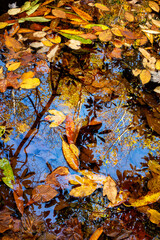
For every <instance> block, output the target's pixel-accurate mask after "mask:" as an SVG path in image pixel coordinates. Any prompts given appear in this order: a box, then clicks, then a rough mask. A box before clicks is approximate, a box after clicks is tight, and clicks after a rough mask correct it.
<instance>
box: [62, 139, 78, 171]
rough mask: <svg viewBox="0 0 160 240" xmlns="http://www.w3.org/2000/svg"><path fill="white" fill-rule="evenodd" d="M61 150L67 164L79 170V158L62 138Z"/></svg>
mask: <svg viewBox="0 0 160 240" xmlns="http://www.w3.org/2000/svg"><path fill="white" fill-rule="evenodd" d="M62 151H63V155H64V157H65V159H66V161H67V163H68V165H69V166H70V167H71V168H72V169H73V170H75V171H78V170H79V160H78V158H77V157H76V155H75V154H74V153H73V152H72V150H71V149H70V147H69V145H68V143H66V142H65V141H64V140H63V139H62Z"/></svg>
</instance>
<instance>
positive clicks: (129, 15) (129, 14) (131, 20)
mask: <svg viewBox="0 0 160 240" xmlns="http://www.w3.org/2000/svg"><path fill="white" fill-rule="evenodd" d="M124 17H125V19H126V20H127V21H128V22H133V21H134V16H133V14H132V13H130V12H125V14H124Z"/></svg>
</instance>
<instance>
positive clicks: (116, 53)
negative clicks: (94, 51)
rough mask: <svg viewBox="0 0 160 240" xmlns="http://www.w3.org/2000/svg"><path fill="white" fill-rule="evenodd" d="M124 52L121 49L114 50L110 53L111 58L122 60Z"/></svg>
mask: <svg viewBox="0 0 160 240" xmlns="http://www.w3.org/2000/svg"><path fill="white" fill-rule="evenodd" d="M121 52H122V50H121V49H119V48H114V49H113V51H112V52H111V53H110V57H112V58H122V57H121Z"/></svg>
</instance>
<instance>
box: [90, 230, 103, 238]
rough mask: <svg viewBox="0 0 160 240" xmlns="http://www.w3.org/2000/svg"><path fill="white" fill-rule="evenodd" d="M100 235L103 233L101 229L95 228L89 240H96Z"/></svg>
mask: <svg viewBox="0 0 160 240" xmlns="http://www.w3.org/2000/svg"><path fill="white" fill-rule="evenodd" d="M102 233H103V227H100V228H97V229H96V231H95V232H94V233H93V234H92V236H91V237H90V239H89V240H98V238H99V237H100V236H101V234H102Z"/></svg>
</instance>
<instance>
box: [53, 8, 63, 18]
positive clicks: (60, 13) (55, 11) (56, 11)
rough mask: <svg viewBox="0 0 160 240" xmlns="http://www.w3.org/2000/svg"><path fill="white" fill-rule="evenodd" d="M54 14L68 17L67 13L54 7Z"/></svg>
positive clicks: (59, 16)
mask: <svg viewBox="0 0 160 240" xmlns="http://www.w3.org/2000/svg"><path fill="white" fill-rule="evenodd" d="M52 14H53V15H54V16H55V17H58V18H66V13H65V12H64V11H62V10H60V9H53V10H52Z"/></svg>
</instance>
